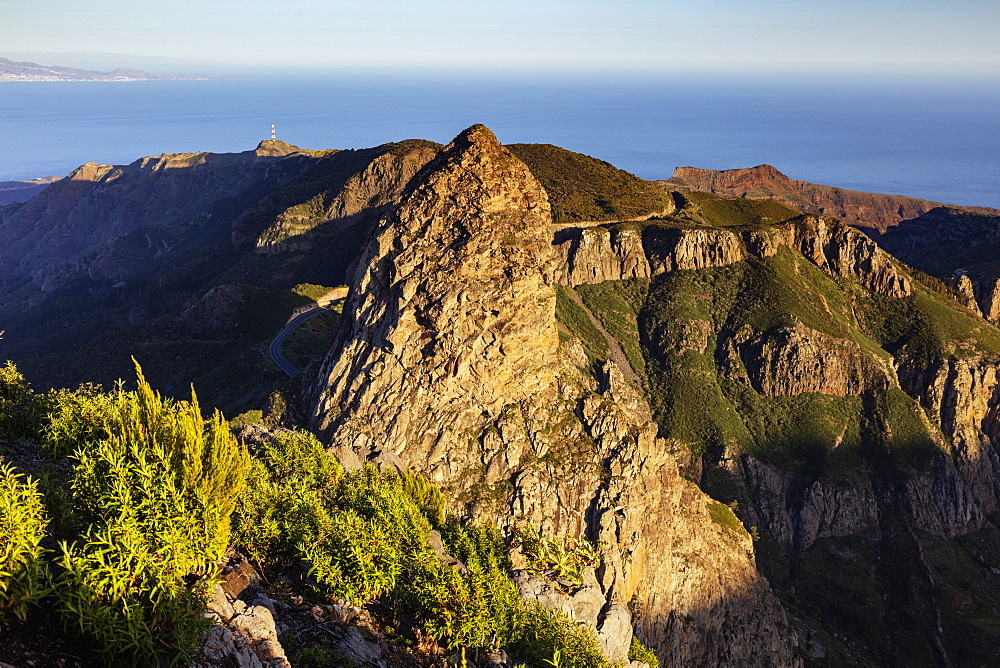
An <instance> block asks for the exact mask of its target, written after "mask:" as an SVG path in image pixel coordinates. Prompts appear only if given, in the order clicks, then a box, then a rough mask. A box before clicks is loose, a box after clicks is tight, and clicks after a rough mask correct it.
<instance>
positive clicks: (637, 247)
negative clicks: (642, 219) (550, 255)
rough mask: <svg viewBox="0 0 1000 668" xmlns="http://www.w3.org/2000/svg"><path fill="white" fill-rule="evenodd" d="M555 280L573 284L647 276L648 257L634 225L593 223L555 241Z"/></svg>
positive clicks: (639, 233) (648, 272) (648, 271)
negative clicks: (591, 226)
mask: <svg viewBox="0 0 1000 668" xmlns="http://www.w3.org/2000/svg"><path fill="white" fill-rule="evenodd" d="M555 249H556V255H557V262H556V282H557V283H559V284H561V285H569V286H571V287H575V286H577V285H580V284H583V283H603V282H604V281H622V280H625V279H629V278H648V277H649V275H650V268H649V261H648V260H647V259H646V254H645V251H644V250H643V248H642V233H641V232H640V231H639V230H637V229H629V228H624V229H607V228H603V227H593V228H587V229H580V230H576V235H571V236H570V238H568V239H566V240H563V241H561V242H558V243H556V245H555Z"/></svg>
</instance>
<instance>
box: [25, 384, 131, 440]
mask: <svg viewBox="0 0 1000 668" xmlns="http://www.w3.org/2000/svg"><path fill="white" fill-rule="evenodd" d="M113 396H114V395H111V394H108V393H106V392H104V391H103V390H102V389H101V387H100V386H99V385H92V384H90V383H87V384H84V385H81V386H80V387H79V388H77V389H76V390H66V389H59V390H53V391H51V392H49V393H48V395H47V398H48V403H49V412H48V415H47V418H46V420H45V422H46V424H45V426H44V428H43V430H42V449H43V450H44V451H45V454H46V455H48V456H49V457H54V458H60V457H68V456H70V455H72V454H73V452H74V451H75V450H76V449H77V448H78V447H80V446H81V445H83V444H85V443H90V442H94V441H99V440H102V439H105V438H107V436H108V433H107V429H106V428H105V415H106V414H107V412H108V411H109V409H110V408H111V401H112V397H113Z"/></svg>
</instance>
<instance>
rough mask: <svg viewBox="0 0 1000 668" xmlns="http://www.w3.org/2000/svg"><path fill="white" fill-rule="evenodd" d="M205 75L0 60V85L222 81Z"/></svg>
mask: <svg viewBox="0 0 1000 668" xmlns="http://www.w3.org/2000/svg"><path fill="white" fill-rule="evenodd" d="M219 78H220V77H212V76H205V75H186V74H152V73H150V72H143V71H142V70H132V69H125V68H118V69H114V70H111V71H108V72H98V71H95V70H80V69H76V68H73V67H61V66H58V65H39V64H38V63H32V62H26V61H25V62H16V61H13V60H10V59H8V58H2V57H0V82H14V81H17V82H27V81H109V82H127V81H209V80H213V79H219Z"/></svg>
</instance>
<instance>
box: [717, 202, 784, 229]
mask: <svg viewBox="0 0 1000 668" xmlns="http://www.w3.org/2000/svg"><path fill="white" fill-rule="evenodd" d="M698 212H699V213H700V214H701V218H702V219H703V220H704V221H705V222H706V223H708V224H709V225H714V226H715V227H730V226H751V225H767V224H773V223H781V222H784V221H786V220H791V219H792V218H796V217H798V216H799V215H801V214H799V212H798V211H795V210H793V209H790V208H788V207H787V206H785V205H784V204H779V203H778V202H775V201H773V200H755V199H722V198H706V199H704V200H703V201H702V202H701V203H700V204H699V205H698Z"/></svg>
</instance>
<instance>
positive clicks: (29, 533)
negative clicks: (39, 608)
mask: <svg viewBox="0 0 1000 668" xmlns="http://www.w3.org/2000/svg"><path fill="white" fill-rule="evenodd" d="M46 524H47V522H46V518H45V508H44V506H43V505H42V495H41V494H40V493H39V492H38V484H37V483H36V482H35V481H34V480H32V479H31V478H25V477H24V476H23V475H21V474H18V473H16V472H15V469H14V467H13V466H11V465H10V464H2V465H0V621H3V619H4V617H5V616H6V615H8V614H13V615H14V616H15V617H17V618H18V619H21V620H24V619H25V617H26V616H27V612H28V606H30V605H31V604H32V603H34V602H35V601H37V600H38V599H40V598H41V597H42V596H44V595H45V594H47V593H48V591H49V590H48V588H47V587H46V584H47V581H48V568H47V566H46V565H45V562H44V560H43V555H44V553H45V552H46V550H45V549H44V548H42V547H41V540H42V538H44V536H45V527H46Z"/></svg>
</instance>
